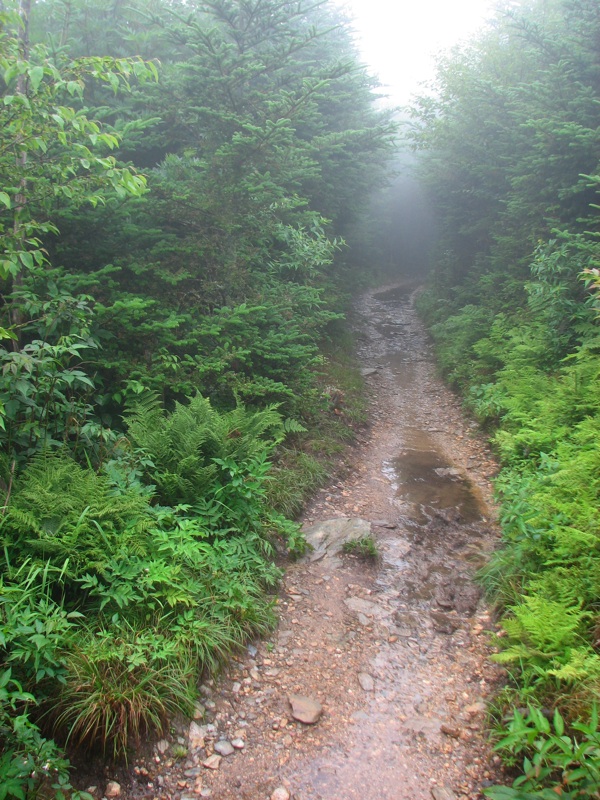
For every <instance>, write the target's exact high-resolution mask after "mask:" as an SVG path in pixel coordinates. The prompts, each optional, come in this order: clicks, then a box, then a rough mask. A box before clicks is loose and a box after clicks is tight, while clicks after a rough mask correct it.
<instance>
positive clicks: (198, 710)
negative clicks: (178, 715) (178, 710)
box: [194, 702, 206, 719]
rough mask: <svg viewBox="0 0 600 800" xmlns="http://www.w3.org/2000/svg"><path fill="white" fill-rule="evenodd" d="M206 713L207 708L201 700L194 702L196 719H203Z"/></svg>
mask: <svg viewBox="0 0 600 800" xmlns="http://www.w3.org/2000/svg"><path fill="white" fill-rule="evenodd" d="M205 714H206V708H205V707H204V706H203V705H202V703H200V702H196V703H194V719H202V718H203V717H204V715H205Z"/></svg>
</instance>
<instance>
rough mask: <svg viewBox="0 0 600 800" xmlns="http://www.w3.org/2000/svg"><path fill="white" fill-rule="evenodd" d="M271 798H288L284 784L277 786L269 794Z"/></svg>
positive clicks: (282, 799) (277, 799)
mask: <svg viewBox="0 0 600 800" xmlns="http://www.w3.org/2000/svg"><path fill="white" fill-rule="evenodd" d="M271 800H290V793H289V792H288V790H287V789H286V788H285V786H278V787H277V788H276V789H275V791H274V792H273V794H272V795H271Z"/></svg>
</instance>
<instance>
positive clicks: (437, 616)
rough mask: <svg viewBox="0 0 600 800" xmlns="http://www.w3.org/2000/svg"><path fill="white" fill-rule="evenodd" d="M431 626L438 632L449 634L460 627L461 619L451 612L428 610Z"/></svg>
mask: <svg viewBox="0 0 600 800" xmlns="http://www.w3.org/2000/svg"><path fill="white" fill-rule="evenodd" d="M430 616H431V621H432V622H433V628H434V630H436V631H437V632H438V633H446V634H451V633H454V631H455V630H457V629H458V628H459V627H460V623H461V620H460V618H459V617H454V616H452V615H451V614H444V613H443V612H441V611H431V612H430Z"/></svg>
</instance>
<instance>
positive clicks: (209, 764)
mask: <svg viewBox="0 0 600 800" xmlns="http://www.w3.org/2000/svg"><path fill="white" fill-rule="evenodd" d="M220 764H221V756H220V755H218V754H217V753H213V754H212V756H209V757H208V758H207V759H206V760H205V761H203V762H202V766H203V767H206V769H213V770H217V769H219V766H220Z"/></svg>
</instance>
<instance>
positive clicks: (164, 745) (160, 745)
mask: <svg viewBox="0 0 600 800" xmlns="http://www.w3.org/2000/svg"><path fill="white" fill-rule="evenodd" d="M169 746H170V745H169V742H168V741H167V740H166V739H161V740H160V742H157V743H156V749H157V750H158V752H159V753H160V754H161V755H164V754H165V753H166V752H167V750H168V749H169Z"/></svg>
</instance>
